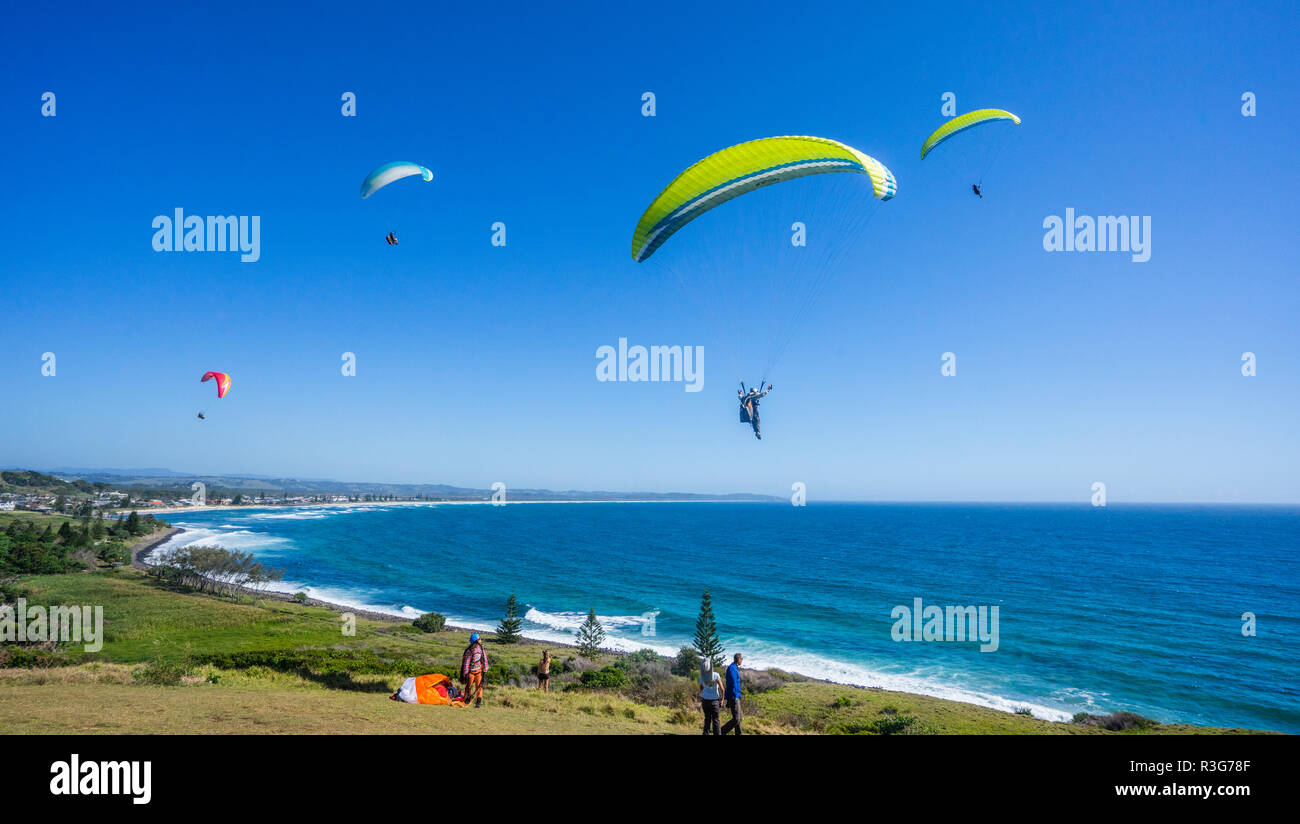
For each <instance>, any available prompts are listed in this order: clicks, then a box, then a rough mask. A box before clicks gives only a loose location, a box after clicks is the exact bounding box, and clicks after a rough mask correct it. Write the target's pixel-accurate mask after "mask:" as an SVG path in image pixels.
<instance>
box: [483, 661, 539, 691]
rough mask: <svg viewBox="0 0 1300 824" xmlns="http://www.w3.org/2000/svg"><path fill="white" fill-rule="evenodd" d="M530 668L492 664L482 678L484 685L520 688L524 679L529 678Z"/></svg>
mask: <svg viewBox="0 0 1300 824" xmlns="http://www.w3.org/2000/svg"><path fill="white" fill-rule="evenodd" d="M529 669H530V666H529V665H528V664H501V663H497V664H493V665H492V667H491V668H490V669H489V670H488V671H487V675H485V676H484V677H483V681H484V683H487V684H497V685H499V686H503V687H505V686H515V687H522V686H523V685H524V679H525V678H527V677H528V676H529V674H530V673H529Z"/></svg>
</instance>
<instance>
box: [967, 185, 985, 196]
mask: <svg viewBox="0 0 1300 824" xmlns="http://www.w3.org/2000/svg"><path fill="white" fill-rule="evenodd" d="M970 190H971V191H972V192H974V193H975V194H977V195H979V199H980V200H983V199H984V195H982V194H980V185H979V184H978V183H972V184H971V185H970Z"/></svg>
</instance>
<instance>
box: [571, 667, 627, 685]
mask: <svg viewBox="0 0 1300 824" xmlns="http://www.w3.org/2000/svg"><path fill="white" fill-rule="evenodd" d="M579 683H581V684H582V686H584V687H587V688H594V689H610V690H616V689H619V688H620V687H622V686H624V685H626V684H627V670H625V669H624V668H623V667H620V666H617V665H614V664H611V665H610V666H608V667H604V668H603V669H598V670H587V671H586V672H584V673H583V674H582V677H581V678H580V679H579Z"/></svg>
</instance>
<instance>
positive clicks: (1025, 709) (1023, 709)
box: [1016, 707, 1034, 718]
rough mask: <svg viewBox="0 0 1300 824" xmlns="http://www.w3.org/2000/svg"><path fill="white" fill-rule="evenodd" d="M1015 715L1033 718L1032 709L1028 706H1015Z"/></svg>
mask: <svg viewBox="0 0 1300 824" xmlns="http://www.w3.org/2000/svg"><path fill="white" fill-rule="evenodd" d="M1016 715H1027V716H1029V717H1030V718H1033V717H1034V711H1033V710H1032V709H1030V708H1029V707H1016Z"/></svg>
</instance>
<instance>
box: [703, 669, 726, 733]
mask: <svg viewBox="0 0 1300 824" xmlns="http://www.w3.org/2000/svg"><path fill="white" fill-rule="evenodd" d="M699 684H700V706H701V707H702V708H703V710H704V734H705V735H720V734H721V733H719V732H718V716H719V715H720V714H721V713H722V676H720V675H718V674H717V673H716V672H714V671H713V662H712V661H710V660H709V659H708V658H704V659H702V660H701V661H700V679H699Z"/></svg>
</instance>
